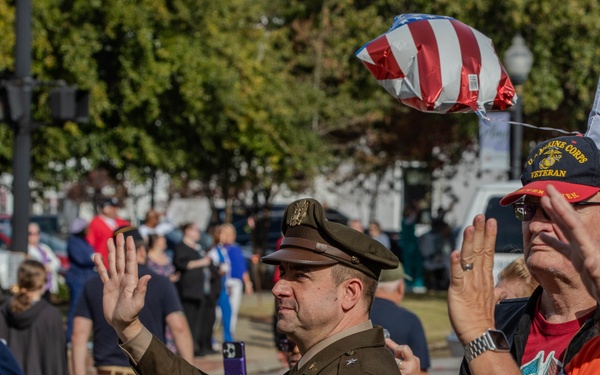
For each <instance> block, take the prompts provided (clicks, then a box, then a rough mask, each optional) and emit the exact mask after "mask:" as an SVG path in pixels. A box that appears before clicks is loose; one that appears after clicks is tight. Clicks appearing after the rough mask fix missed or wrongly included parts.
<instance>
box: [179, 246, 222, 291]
mask: <svg viewBox="0 0 600 375" xmlns="http://www.w3.org/2000/svg"><path fill="white" fill-rule="evenodd" d="M204 255H205V253H204V251H203V250H200V251H197V250H196V249H193V248H191V247H189V246H188V245H186V244H185V243H183V242H181V243H180V244H179V245H177V247H176V248H175V254H174V256H173V265H174V266H175V269H176V270H177V271H179V272H181V277H180V278H179V281H178V282H177V283H176V287H177V291H178V292H179V297H180V298H181V299H182V300H192V301H210V300H216V297H217V296H218V295H219V292H220V291H221V278H220V277H219V269H218V268H217V266H215V265H214V264H212V263H211V264H210V265H209V266H207V267H198V268H192V269H188V268H187V265H188V263H189V262H191V261H193V260H197V259H201V258H202V257H203V256H204Z"/></svg>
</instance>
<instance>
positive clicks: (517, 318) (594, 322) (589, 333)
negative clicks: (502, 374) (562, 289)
mask: <svg viewBox="0 0 600 375" xmlns="http://www.w3.org/2000/svg"><path fill="white" fill-rule="evenodd" d="M542 291H543V289H542V287H541V286H540V287H538V288H537V289H536V290H535V291H534V292H533V294H532V295H531V297H529V298H516V299H510V300H505V301H502V302H500V303H499V304H498V306H496V311H495V320H496V327H497V328H498V329H499V330H501V331H502V332H504V334H505V335H506V337H507V338H508V341H509V342H510V344H511V345H510V352H511V354H512V356H513V358H514V359H515V361H516V362H517V365H518V366H519V367H521V365H522V363H521V361H522V360H523V353H524V352H525V345H526V344H527V338H528V337H529V328H530V326H531V322H532V321H533V316H534V314H535V306H536V305H537V302H538V300H539V299H540V296H541V295H542ZM599 322H600V308H599V306H596V311H595V312H594V314H593V315H592V316H591V317H589V318H588V319H587V320H586V321H585V323H584V324H583V326H581V328H580V329H579V331H578V332H577V333H576V334H575V336H573V338H572V339H571V341H570V342H569V345H567V349H566V350H565V355H564V358H563V367H564V366H566V365H567V363H569V361H570V360H571V359H572V358H573V356H574V355H575V354H577V353H578V352H579V350H580V349H581V347H582V346H583V345H584V344H585V343H586V342H587V341H588V340H590V339H591V338H592V337H594V336H597V335H598V333H599V332H600V330H599V328H600V327H598V324H600V323H599ZM460 374H461V375H470V374H471V371H470V370H469V365H468V364H467V361H466V360H465V359H463V361H462V365H461V368H460Z"/></svg>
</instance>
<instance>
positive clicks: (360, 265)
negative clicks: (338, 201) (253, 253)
mask: <svg viewBox="0 0 600 375" xmlns="http://www.w3.org/2000/svg"><path fill="white" fill-rule="evenodd" d="M281 230H282V232H283V235H284V238H283V241H282V242H281V248H280V250H278V251H276V252H274V253H272V254H270V255H267V256H264V257H262V258H261V261H262V262H263V263H267V264H275V265H278V264H279V263H281V262H287V263H296V264H306V265H316V266H324V265H332V264H336V263H343V264H345V265H346V266H348V267H351V268H355V269H357V270H359V271H362V272H363V273H365V274H367V275H369V276H370V277H373V278H375V279H378V278H379V274H380V272H381V270H382V269H393V268H397V267H398V264H399V261H398V258H397V257H396V256H395V255H394V254H393V253H392V252H391V251H390V250H388V249H387V248H386V247H385V246H383V245H382V244H381V243H380V242H379V241H376V240H374V239H372V238H371V237H369V236H367V235H366V234H364V233H361V232H359V231H357V230H355V229H352V228H350V227H348V226H346V225H343V224H339V223H335V222H332V221H328V220H327V219H326V217H325V210H324V209H323V207H322V206H321V204H320V203H319V202H317V201H316V200H314V199H310V198H305V199H300V200H297V201H295V202H292V203H291V204H290V205H289V206H288V207H287V209H286V210H285V213H284V215H283V221H282V223H281Z"/></svg>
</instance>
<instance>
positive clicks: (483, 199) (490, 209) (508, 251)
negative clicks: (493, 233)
mask: <svg viewBox="0 0 600 375" xmlns="http://www.w3.org/2000/svg"><path fill="white" fill-rule="evenodd" d="M521 186H522V184H521V181H518V180H514V181H504V182H497V183H491V184H486V185H482V186H480V187H479V188H477V190H476V191H475V195H474V196H473V200H472V201H471V205H470V206H469V209H468V210H467V213H466V214H465V217H464V219H463V221H462V224H461V227H460V232H459V233H458V236H457V239H456V248H457V249H460V248H461V245H462V241H463V238H462V236H463V233H464V231H465V228H466V227H467V226H469V225H471V224H472V223H473V219H474V218H475V216H476V215H478V214H485V217H486V218H491V217H493V218H495V219H496V221H498V237H497V238H496V253H495V255H494V281H495V282H497V281H498V280H497V277H498V273H499V272H500V271H501V270H502V269H503V268H504V267H505V266H506V265H507V264H509V263H510V262H512V261H513V260H514V259H516V258H518V257H520V256H523V236H522V230H521V222H520V221H519V220H518V219H517V218H516V217H515V214H514V211H513V208H512V206H506V207H503V206H500V199H502V198H503V197H504V196H505V195H506V194H508V193H512V192H513V191H515V190H517V189H518V188H520V187H521Z"/></svg>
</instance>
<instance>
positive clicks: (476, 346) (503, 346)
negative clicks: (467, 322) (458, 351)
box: [465, 329, 510, 363]
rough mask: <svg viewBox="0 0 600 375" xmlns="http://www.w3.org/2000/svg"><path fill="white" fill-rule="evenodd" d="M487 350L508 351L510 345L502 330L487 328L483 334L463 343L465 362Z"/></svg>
mask: <svg viewBox="0 0 600 375" xmlns="http://www.w3.org/2000/svg"><path fill="white" fill-rule="evenodd" d="M488 350H493V351H495V352H502V353H506V352H508V351H510V345H509V344H508V340H507V339H506V335H504V332H502V331H498V330H496V329H488V330H487V331H485V333H484V334H483V335H481V336H479V337H478V338H476V339H475V340H473V341H471V342H470V343H468V344H467V345H465V358H466V359H467V363H469V362H471V361H472V360H473V359H475V358H477V356H479V355H480V354H483V353H485V352H487V351H488Z"/></svg>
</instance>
